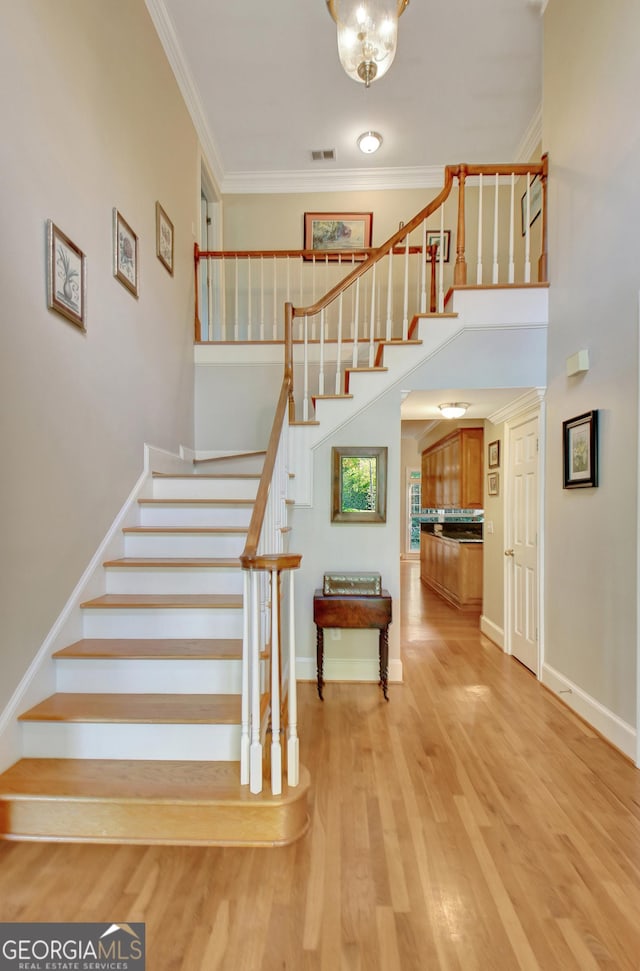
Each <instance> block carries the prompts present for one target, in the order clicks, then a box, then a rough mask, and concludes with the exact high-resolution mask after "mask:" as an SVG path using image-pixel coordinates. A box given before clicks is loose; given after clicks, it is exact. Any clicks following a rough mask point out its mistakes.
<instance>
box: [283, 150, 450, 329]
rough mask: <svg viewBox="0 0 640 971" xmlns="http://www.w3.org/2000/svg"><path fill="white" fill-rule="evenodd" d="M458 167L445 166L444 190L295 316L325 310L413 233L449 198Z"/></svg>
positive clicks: (298, 308)
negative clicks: (314, 301)
mask: <svg viewBox="0 0 640 971" xmlns="http://www.w3.org/2000/svg"><path fill="white" fill-rule="evenodd" d="M458 168H459V166H457V165H447V166H445V170H444V187H443V189H442V191H441V192H440V193H439V194H438V195H437V196H436V197H435V199H432V200H431V202H429V203H428V204H427V205H426V206H425V207H424V209H421V210H420V212H419V213H418V214H417V215H416V216H414V217H413V219H411V220H410V221H409V222H408V223H405V225H404V226H401V227H400V229H398V231H397V232H395V233H394V234H393V236H390V237H389V239H388V240H387V241H386V243H383V244H382V246H379V247H378V249H376V250H374V252H373V253H372V254H371V255H370V256H369V258H368V259H366V260H365V261H364V262H363V263H360V265H359V266H357V267H356V268H355V269H354V270H352V271H351V273H348V274H347V276H346V277H345V278H344V279H343V280H341V281H340V282H339V283H337V284H336V285H335V286H334V287H333V289H331V290H329V292H328V293H326V294H325V295H324V297H322V298H321V299H320V300H317V301H316V303H314V304H312V306H310V307H294V308H293V315H294V317H307V316H308V317H312V316H313V315H314V314H318V313H320V311H321V310H324V309H325V308H326V307H327V306H328V305H329V304H330V303H332V302H333V301H334V300H335V298H336V297H337V296H339V295H340V294H341V293H344V291H345V290H347V289H348V288H349V287H350V286H351V284H352V283H353V282H354V281H355V280H357V279H358V277H360V276H362V275H363V274H364V273H366V272H367V271H368V270H369V269H370V268H371V267H372V266H373V264H374V263H377V262H378V261H379V260H381V259H382V258H383V257H385V256H386V255H387V253H388V252H389V251H390V250H392V249H393V248H394V247H395V246H396V245H397V244H398V243H399V242H400V241H401V240H403V239H404V238H405V237H406V236H408V234H409V233H411V232H412V231H413V230H414V229H415V228H416V227H417V226H420V224H421V223H423V222H424V220H425V219H428V217H429V216H430V215H431V214H432V213H433V212H436V210H437V209H439V208H440V206H441V205H442V204H443V202H445V200H446V199H448V197H449V195H450V193H451V189H452V187H453V180H454V177H455V175H456V174H457V172H458Z"/></svg>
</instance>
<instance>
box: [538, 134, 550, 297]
mask: <svg viewBox="0 0 640 971" xmlns="http://www.w3.org/2000/svg"><path fill="white" fill-rule="evenodd" d="M548 173H549V156H548V154H547V153H546V152H545V154H544V155H543V156H542V172H541V174H540V181H541V182H542V239H541V240H540V259H539V260H538V283H548V282H549V276H548V273H549V268H548V266H547V175H548Z"/></svg>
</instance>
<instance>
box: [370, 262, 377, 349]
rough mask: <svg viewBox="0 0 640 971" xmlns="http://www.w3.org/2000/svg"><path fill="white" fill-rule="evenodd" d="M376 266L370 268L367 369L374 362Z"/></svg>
mask: <svg viewBox="0 0 640 971" xmlns="http://www.w3.org/2000/svg"><path fill="white" fill-rule="evenodd" d="M376 266H377V264H376V263H374V264H373V266H372V268H371V314H370V317H369V367H373V363H374V361H375V351H376V346H375V340H374V337H375V329H376Z"/></svg>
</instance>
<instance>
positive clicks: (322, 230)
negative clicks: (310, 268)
mask: <svg viewBox="0 0 640 971" xmlns="http://www.w3.org/2000/svg"><path fill="white" fill-rule="evenodd" d="M372 225H373V213H372V212H305V214H304V249H305V250H317V251H318V252H319V253H326V254H329V257H328V258H329V259H330V260H337V259H339V256H338V253H337V252H335V251H336V250H343V251H344V250H351V251H356V250H365V249H370V248H371V238H372V237H371V232H372ZM332 252H333V256H331V253H332ZM354 255H355V253H354ZM304 258H305V259H306V260H312V259H313V256H305V257H304ZM365 258H366V254H365V253H362V254H361V255H357V256H355V259H356V260H364V259H365Z"/></svg>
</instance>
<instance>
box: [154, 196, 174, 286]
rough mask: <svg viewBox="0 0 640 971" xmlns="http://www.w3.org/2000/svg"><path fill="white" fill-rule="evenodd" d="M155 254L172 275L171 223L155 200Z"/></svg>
mask: <svg viewBox="0 0 640 971" xmlns="http://www.w3.org/2000/svg"><path fill="white" fill-rule="evenodd" d="M156 256H157V257H158V259H159V260H160V262H161V263H162V265H163V266H164V267H165V268H166V269H167V270H168V271H169V273H170V274H171V276H173V223H172V222H171V220H170V219H169V217H168V216H167V214H166V212H165V211H164V209H163V208H162V206H161V205H160V203H159V202H156Z"/></svg>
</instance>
